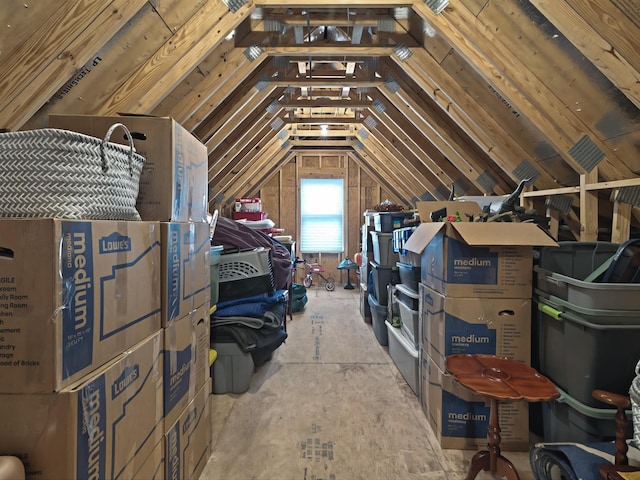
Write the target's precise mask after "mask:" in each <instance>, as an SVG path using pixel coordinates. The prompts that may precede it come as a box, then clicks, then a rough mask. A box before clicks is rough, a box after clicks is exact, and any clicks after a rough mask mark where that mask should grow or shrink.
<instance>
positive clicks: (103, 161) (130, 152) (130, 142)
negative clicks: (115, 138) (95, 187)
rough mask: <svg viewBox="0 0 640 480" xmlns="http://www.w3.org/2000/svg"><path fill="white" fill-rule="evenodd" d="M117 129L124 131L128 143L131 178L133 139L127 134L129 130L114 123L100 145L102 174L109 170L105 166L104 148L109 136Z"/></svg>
mask: <svg viewBox="0 0 640 480" xmlns="http://www.w3.org/2000/svg"><path fill="white" fill-rule="evenodd" d="M118 127H120V128H122V129H123V130H124V134H125V136H126V137H127V140H128V141H129V175H130V176H132V177H133V152H134V148H133V137H131V132H129V129H128V128H127V127H126V126H125V125H124V124H122V123H114V124H113V125H111V127H110V128H109V130H107V134H106V135H105V136H104V138H103V139H102V143H101V144H100V160H101V162H102V172H103V173H107V171H108V170H109V165H108V164H107V156H106V155H105V153H104V149H105V148H106V146H107V143H108V142H109V139H110V138H111V134H112V133H113V131H114V130H115V129H116V128H118Z"/></svg>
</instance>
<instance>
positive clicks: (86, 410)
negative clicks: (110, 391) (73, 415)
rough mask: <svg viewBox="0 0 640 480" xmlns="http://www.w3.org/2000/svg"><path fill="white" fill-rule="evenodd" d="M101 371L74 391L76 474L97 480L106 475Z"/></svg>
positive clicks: (105, 420) (105, 418)
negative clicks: (97, 376) (75, 400)
mask: <svg viewBox="0 0 640 480" xmlns="http://www.w3.org/2000/svg"><path fill="white" fill-rule="evenodd" d="M106 403H107V402H106V394H105V383H104V375H101V376H100V377H99V378H97V379H96V380H94V381H93V382H91V383H89V384H88V385H86V386H85V387H84V388H82V389H81V390H80V391H79V392H78V405H77V408H76V410H77V415H78V418H77V422H76V425H77V429H78V431H77V435H76V438H77V439H78V440H77V441H78V444H77V447H76V448H77V452H78V453H77V455H78V456H77V460H76V472H77V476H78V478H84V479H90V480H93V479H95V480H98V479H102V478H106V476H107V472H105V464H106V456H107V445H106V438H105V437H106V435H107V430H106V426H107V412H106Z"/></svg>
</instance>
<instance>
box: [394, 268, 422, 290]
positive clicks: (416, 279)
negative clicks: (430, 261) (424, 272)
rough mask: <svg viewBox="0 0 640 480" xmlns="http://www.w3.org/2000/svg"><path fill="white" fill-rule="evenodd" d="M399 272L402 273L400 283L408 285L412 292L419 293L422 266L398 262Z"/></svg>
mask: <svg viewBox="0 0 640 480" xmlns="http://www.w3.org/2000/svg"><path fill="white" fill-rule="evenodd" d="M396 265H397V266H398V272H399V273H400V283H402V284H403V285H406V286H407V288H409V289H410V290H411V291H412V292H415V293H418V284H419V283H420V275H421V268H420V266H414V265H411V264H410V263H403V262H397V263H396Z"/></svg>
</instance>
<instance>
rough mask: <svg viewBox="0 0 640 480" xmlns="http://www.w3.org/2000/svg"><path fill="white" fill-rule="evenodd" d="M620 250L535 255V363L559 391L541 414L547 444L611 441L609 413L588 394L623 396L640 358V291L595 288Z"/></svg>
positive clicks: (598, 246) (602, 246)
mask: <svg viewBox="0 0 640 480" xmlns="http://www.w3.org/2000/svg"><path fill="white" fill-rule="evenodd" d="M619 248H620V249H621V253H623V251H624V247H620V246H619V245H618V244H614V243H608V242H561V243H560V247H559V248H543V249H541V250H540V259H539V264H538V265H536V266H535V267H534V272H535V275H536V289H535V297H534V298H535V300H536V306H537V308H536V330H537V334H536V337H537V338H536V339H535V342H534V358H536V361H537V362H539V370H540V372H541V373H543V374H544V375H546V376H547V377H549V378H550V379H551V380H552V381H553V382H554V383H555V384H556V385H557V386H558V388H559V389H560V391H561V397H560V398H559V399H557V400H555V401H553V402H548V403H545V404H543V405H542V406H541V407H542V419H543V422H542V423H543V436H544V438H545V440H546V441H553V442H555V441H571V442H594V441H604V440H611V439H613V438H614V420H613V418H614V415H615V410H613V409H611V408H607V407H606V406H605V405H604V404H603V403H601V402H598V401H597V400H595V399H594V398H593V397H592V395H591V392H592V390H594V389H601V390H606V391H610V392H613V393H619V394H627V393H628V391H629V387H630V385H631V382H632V380H633V378H634V376H635V371H634V369H635V365H636V363H637V362H638V358H639V357H640V353H639V349H638V345H640V284H637V283H602V281H601V277H602V276H604V272H605V271H606V270H607V268H608V267H609V265H610V263H611V260H612V259H613V258H614V256H616V253H617V252H618V249H619ZM618 258H620V256H618ZM622 259H624V257H622V258H621V260H622ZM636 264H637V262H636ZM614 267H615V265H614V266H613V267H612V268H614ZM636 268H637V267H636ZM628 433H629V434H630V433H631V430H630V431H629V432H628Z"/></svg>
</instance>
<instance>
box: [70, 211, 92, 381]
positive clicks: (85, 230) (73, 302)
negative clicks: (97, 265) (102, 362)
mask: <svg viewBox="0 0 640 480" xmlns="http://www.w3.org/2000/svg"><path fill="white" fill-rule="evenodd" d="M62 302H63V304H64V308H63V310H62V352H63V355H62V378H68V377H70V376H71V375H73V374H74V373H76V372H78V371H80V370H82V369H83V368H85V367H87V366H89V365H91V362H92V361H93V331H94V318H95V317H94V313H95V305H94V303H95V301H94V286H93V240H92V235H91V223H90V222H63V223H62Z"/></svg>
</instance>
